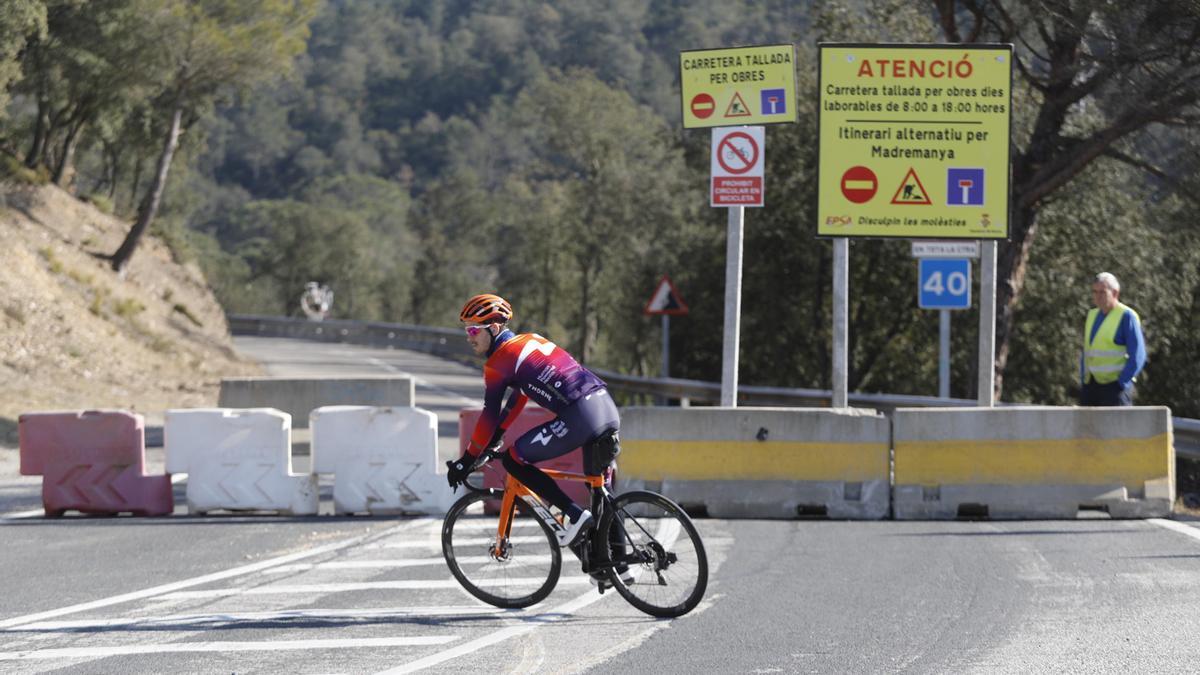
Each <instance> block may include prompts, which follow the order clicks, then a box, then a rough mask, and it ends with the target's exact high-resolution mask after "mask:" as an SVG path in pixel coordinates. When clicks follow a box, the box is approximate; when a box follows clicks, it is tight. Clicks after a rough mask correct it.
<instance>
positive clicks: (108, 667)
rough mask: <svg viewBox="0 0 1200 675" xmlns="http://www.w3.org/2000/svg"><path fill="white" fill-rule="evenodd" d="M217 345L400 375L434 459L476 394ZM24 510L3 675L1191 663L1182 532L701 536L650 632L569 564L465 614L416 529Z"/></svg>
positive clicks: (1175, 666) (1199, 558) (315, 347)
mask: <svg viewBox="0 0 1200 675" xmlns="http://www.w3.org/2000/svg"><path fill="white" fill-rule="evenodd" d="M238 348H239V349H240V350H242V351H243V352H244V353H246V354H250V355H255V356H256V357H257V358H260V359H263V360H264V361H266V362H267V363H268V364H269V365H268V368H269V370H270V371H271V372H273V373H277V374H289V375H295V374H303V373H309V374H317V373H324V374H332V373H339V374H351V373H355V372H358V373H373V374H378V373H380V372H396V373H409V374H412V375H415V376H417V377H418V378H420V379H419V380H418V382H417V403H418V405H421V406H422V407H427V408H429V409H432V410H434V411H435V412H437V413H438V415H439V419H440V420H441V421H442V426H441V429H442V433H443V436H445V438H444V439H443V440H444V444H443V452H446V451H447V450H451V451H453V450H452V448H453V438H454V436H455V433H453V427H454V426H455V424H456V421H457V410H458V407H459V406H461V405H464V404H467V403H470V402H475V401H477V398H478V396H479V394H480V390H481V386H480V384H479V382H478V378H479V375H478V371H477V370H474V369H472V368H469V367H466V366H462V365H458V364H452V363H447V362H444V361H440V360H437V359H433V358H431V357H427V356H424V355H419V354H413V353H409V352H401V351H382V350H371V349H366V348H361V347H350V346H345V345H323V344H312V343H298V342H290V341H280V340H262V339H254V340H240V339H239V341H238ZM448 432H450V433H448ZM182 486H183V484H182V483H181V484H180V485H178V486H177V487H178V488H180V489H181V488H182ZM326 501H328V499H326ZM182 503H183V501H182V499H180V504H182ZM30 504H34V505H36V504H37V485H36V483H31V482H27V481H26V482H21V481H17V482H12V481H10V482H6V483H5V484H4V490H3V493H2V494H0V511H5V512H7V513H6V514H5V515H4V516H0V565H2V566H3V567H2V569H3V570H4V571H5V573H4V574H3V575H0V672H3V673H7V672H21V673H25V672H28V673H36V672H63V673H192V672H197V673H231V672H236V673H252V672H261V673H376V672H418V671H419V672H447V673H451V672H453V673H459V672H463V673H465V672H511V673H528V672H544V673H570V672H595V673H610V672H612V673H624V672H645V671H649V672H656V673H659V672H662V673H696V672H738V673H775V672H782V673H792V672H820V673H827V672H847V673H850V672H853V673H861V672H913V673H961V672H986V673H992V672H1011V673H1017V672H1020V673H1027V672H1080V673H1083V672H1088V673H1091V672H1130V671H1135V672H1164V673H1165V672H1172V673H1175V672H1186V671H1195V670H1196V664H1197V663H1200V639H1197V638H1196V636H1197V635H1200V619H1198V618H1197V616H1198V615H1200V603H1198V602H1197V600H1196V595H1197V592H1198V591H1200V528H1196V527H1195V523H1189V522H1177V521H1163V520H1155V521H1114V520H1108V519H1088V520H1075V521H1033V522H986V521H985V522H917V523H913V522H903V523H901V522H841V521H823V520H803V521H725V520H713V519H705V520H700V521H697V525H698V526H699V528H700V531H701V534H702V535H703V537H704V539H705V543H706V546H707V548H708V552H709V556H710V559H711V562H712V567H713V569H712V573H711V581H710V585H709V592H708V594H707V596H706V599H705V601H704V603H702V604H701V606H700V607H699V608H698V609H697V610H696V611H694V612H693V613H691V614H690V615H688V616H686V617H683V618H681V619H676V620H673V621H663V620H654V619H651V618H649V617H647V616H645V615H642V614H641V613H639V612H638V611H637V610H635V609H634V608H632V607H631V606H629V605H628V604H626V603H625V602H624V601H623V600H622V599H621V598H620V597H619V596H617V595H615V594H613V593H607V594H605V595H603V596H601V595H598V594H596V592H595V591H594V590H592V589H591V587H590V586H589V585H588V584H587V583H586V581H585V580H584V579H582V578H581V577H580V575H579V574H578V572H577V571H576V570H575V569H572V568H571V567H570V566H565V567H564V573H563V578H562V579H561V581H560V584H559V586H558V588H557V590H556V591H555V593H554V594H553V595H552V596H551V597H550V598H549V599H548V600H547V601H546V602H544V603H542V604H540V605H538V606H537V607H534V608H531V609H529V610H524V611H498V610H495V609H494V608H491V607H488V606H487V605H482V604H480V603H478V602H477V601H475V600H474V599H473V598H472V597H471V596H469V595H467V594H466V593H465V592H464V591H462V590H461V589H459V588H458V586H457V584H456V583H455V582H454V581H453V579H452V577H450V575H449V574H448V572H447V570H446V567H445V564H444V562H443V561H442V559H441V556H440V552H439V548H438V528H439V525H440V523H439V521H438V520H437V519H433V518H400V519H396V518H361V517H360V518H338V517H334V516H330V515H322V516H317V517H313V518H281V517H274V516H233V515H229V516H213V517H206V518H199V517H192V516H186V515H182V514H183V511H185V510H186V509H185V508H184V507H182V506H181V507H180V509H179V511H180V514H179V515H176V516H173V517H171V518H149V519H134V518H85V517H70V516H68V517H66V518H62V519H58V520H46V519H43V518H41V517H38V516H36V515H32V514H30V513H28V511H29V509H30V507H29V505H30ZM22 510H23V511H22Z"/></svg>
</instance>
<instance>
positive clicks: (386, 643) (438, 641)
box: [0, 635, 458, 661]
mask: <svg viewBox="0 0 1200 675" xmlns="http://www.w3.org/2000/svg"><path fill="white" fill-rule="evenodd" d="M457 639H458V636H457V635H438V636H430V637H390V638H359V639H353V640H276V641H274V642H175V643H168V644H157V645H127V646H123V647H65V648H61V649H34V650H27V651H18V652H0V661H25V660H30V659H97V658H106V657H110V656H129V655H133V654H172V653H177V652H278V651H289V650H297V649H360V648H362V647H426V646H429V645H444V644H446V643H447V642H453V641H455V640H457Z"/></svg>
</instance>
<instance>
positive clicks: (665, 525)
mask: <svg viewBox="0 0 1200 675" xmlns="http://www.w3.org/2000/svg"><path fill="white" fill-rule="evenodd" d="M679 534H680V528H679V523H678V521H676V520H673V519H671V520H665V521H662V522H660V523H659V526H658V531H657V536H659V537H663V536H664V535H666V536H668V537H670V539H663V538H660V539H659V540H660V541H661V542H662V543H663V545H665V546H666V547H667V548H670V547H671V546H673V545H674V544H675V539H676V538H677V537H678V536H679ZM583 578H584V579H587V577H583ZM603 597H604V596H602V595H600V594H599V593H597V592H595V591H592V590H589V591H588V592H586V593H584V594H583V595H581V596H579V597H577V598H575V599H574V600H571V601H569V602H566V603H563V604H561V605H559V606H558V607H555V608H554V609H552V610H550V611H548V612H542V613H539V614H535V615H531V616H523V617H520V620H521V623H520V624H517V625H515V626H509V627H508V628H504V629H501V630H498V631H496V632H495V633H492V634H491V635H485V636H483V637H481V638H478V639H476V640H472V641H470V642H467V643H464V644H461V645H458V646H456V647H451V648H450V649H447V650H446V651H444V652H439V653H437V654H433V655H431V656H427V657H425V658H423V659H418V660H416V661H413V662H411V663H406V664H404V665H403V666H399V667H397V668H393V669H391V670H386V671H383V672H381V673H377V675H402V674H403V673H415V672H417V671H418V670H424V669H426V668H429V667H431V666H436V665H438V664H440V663H445V662H446V661H449V660H451V659H456V658H458V657H460V656H466V655H467V654H470V653H472V652H476V651H479V650H480V649H483V648H484V647H490V646H492V645H494V644H498V643H500V642H503V641H505V640H507V639H509V638H511V637H516V636H518V635H524V634H525V633H529V632H531V631H533V630H535V629H537V628H540V627H541V626H545V625H547V624H550V623H554V622H556V621H562V620H563V619H565V618H567V617H568V616H570V615H571V614H572V613H574V612H576V611H578V610H580V609H583V608H584V607H587V606H588V605H590V604H592V603H594V602H596V601H597V600H599V599H601V598H603ZM609 597H611V596H609Z"/></svg>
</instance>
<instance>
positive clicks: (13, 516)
mask: <svg viewBox="0 0 1200 675" xmlns="http://www.w3.org/2000/svg"><path fill="white" fill-rule="evenodd" d="M44 515H46V512H45V511H44V510H43V509H30V510H28V511H13V512H12V513H6V514H4V515H2V516H0V524H3V523H4V521H6V520H22V519H25V518H37V517H38V516H44Z"/></svg>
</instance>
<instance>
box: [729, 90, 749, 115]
mask: <svg viewBox="0 0 1200 675" xmlns="http://www.w3.org/2000/svg"><path fill="white" fill-rule="evenodd" d="M725 116H726V117H749V116H750V108H749V106H747V105H746V102H745V101H743V100H742V95H741V94H739V93H738V92H736V91H735V92H733V100H732V101H730V102H729V107H728V108H726V109H725Z"/></svg>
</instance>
